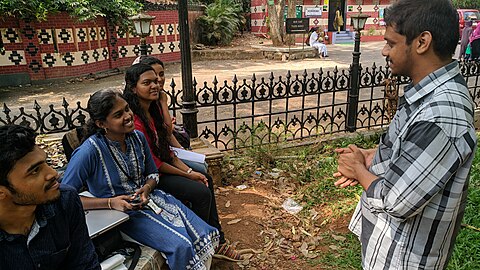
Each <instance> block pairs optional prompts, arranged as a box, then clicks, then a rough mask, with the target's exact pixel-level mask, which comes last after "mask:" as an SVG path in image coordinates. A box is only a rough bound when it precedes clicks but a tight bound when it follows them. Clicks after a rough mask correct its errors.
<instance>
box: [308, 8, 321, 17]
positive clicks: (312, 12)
mask: <svg viewBox="0 0 480 270" xmlns="http://www.w3.org/2000/svg"><path fill="white" fill-rule="evenodd" d="M305 17H322V8H321V7H314V8H305Z"/></svg>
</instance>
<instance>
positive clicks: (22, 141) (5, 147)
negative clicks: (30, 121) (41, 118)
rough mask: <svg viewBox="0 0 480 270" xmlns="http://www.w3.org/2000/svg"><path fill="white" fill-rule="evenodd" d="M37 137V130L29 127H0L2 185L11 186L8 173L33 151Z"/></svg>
mask: <svg viewBox="0 0 480 270" xmlns="http://www.w3.org/2000/svg"><path fill="white" fill-rule="evenodd" d="M35 137H36V134H35V131H33V129H31V128H28V127H24V126H19V125H6V126H1V127H0V186H6V187H11V186H10V184H9V182H8V180H7V175H8V174H9V173H10V171H11V170H12V168H13V166H15V163H16V162H17V161H18V160H20V159H21V158H23V157H24V156H25V155H27V154H28V153H30V152H32V151H33V148H34V147H35Z"/></svg>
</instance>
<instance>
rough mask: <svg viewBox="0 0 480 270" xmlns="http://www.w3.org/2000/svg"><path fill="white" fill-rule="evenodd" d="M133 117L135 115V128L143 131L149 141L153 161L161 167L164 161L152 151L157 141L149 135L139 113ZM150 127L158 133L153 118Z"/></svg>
mask: <svg viewBox="0 0 480 270" xmlns="http://www.w3.org/2000/svg"><path fill="white" fill-rule="evenodd" d="M133 117H134V123H135V129H136V130H138V131H141V132H142V133H143V134H144V135H145V138H146V139H147V142H148V146H149V148H150V153H151V154H152V157H153V161H155V165H156V166H157V168H160V166H161V165H162V164H163V162H164V161H162V160H161V159H160V158H159V157H157V156H156V155H155V154H154V153H153V151H152V146H153V143H155V142H154V141H152V139H151V138H150V136H148V134H147V130H146V128H145V125H144V124H143V122H142V120H140V117H138V116H137V115H134V116H133ZM150 128H151V129H152V130H153V132H154V133H155V134H157V130H156V129H155V125H154V123H153V119H152V120H151V121H150ZM156 140H157V139H156V138H155V141H156ZM172 153H173V152H172V151H170V154H172Z"/></svg>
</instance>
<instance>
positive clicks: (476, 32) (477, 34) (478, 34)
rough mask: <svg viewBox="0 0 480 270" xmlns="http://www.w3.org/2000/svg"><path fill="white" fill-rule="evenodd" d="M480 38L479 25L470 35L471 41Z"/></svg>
mask: <svg viewBox="0 0 480 270" xmlns="http://www.w3.org/2000/svg"><path fill="white" fill-rule="evenodd" d="M479 38H480V27H478V26H477V28H475V30H474V31H473V32H472V35H471V36H470V42H472V41H474V40H477V39H479Z"/></svg>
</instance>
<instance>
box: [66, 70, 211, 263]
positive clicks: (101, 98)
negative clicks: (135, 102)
mask: <svg viewBox="0 0 480 270" xmlns="http://www.w3.org/2000/svg"><path fill="white" fill-rule="evenodd" d="M154 79H156V76H154ZM87 111H88V113H89V115H90V120H89V121H88V123H87V126H88V132H87V136H88V137H87V139H85V141H84V142H83V143H82V145H80V146H79V147H78V148H77V149H76V150H75V151H74V152H73V155H72V158H71V160H70V162H69V163H68V166H67V169H66V171H65V175H64V177H63V183H65V184H68V185H71V186H72V187H74V188H75V189H76V190H77V191H80V190H82V189H83V188H85V187H87V189H88V191H89V192H90V193H92V194H93V195H94V196H95V198H88V197H83V196H82V197H81V200H82V203H83V205H84V207H85V209H102V208H103V209H115V210H119V211H124V212H126V213H127V214H128V215H129V217H130V219H129V220H128V221H126V222H125V223H122V224H120V225H119V228H120V230H121V231H122V232H123V233H125V234H126V235H128V236H129V237H131V238H132V239H134V240H135V241H137V242H139V243H141V244H143V245H146V246H149V247H151V248H153V249H156V250H158V251H160V252H162V253H163V254H164V255H165V257H166V260H167V264H168V265H169V267H170V269H209V265H210V262H211V259H212V255H213V253H214V251H215V249H216V248H217V246H218V239H219V235H218V231H217V229H215V228H213V227H211V226H209V225H208V224H207V223H205V222H204V221H203V220H202V219H201V218H199V217H198V216H197V215H195V213H193V212H192V211H191V210H190V209H188V208H187V207H186V206H185V205H183V204H182V203H181V202H180V201H178V200H177V199H176V198H174V197H173V196H172V195H170V194H167V193H165V192H163V191H162V190H160V189H158V188H156V186H157V184H158V181H159V174H158V170H157V168H156V166H155V162H154V161H153V158H152V156H151V154H150V149H149V147H148V143H147V140H146V139H145V136H144V135H143V134H142V133H141V132H139V131H137V130H135V124H134V118H133V113H132V111H131V110H130V107H129V106H128V103H127V102H126V101H125V100H124V99H123V97H122V96H121V94H120V93H119V92H116V91H113V90H101V91H97V92H95V93H94V94H93V95H92V96H91V97H90V99H89V100H88V104H87Z"/></svg>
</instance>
